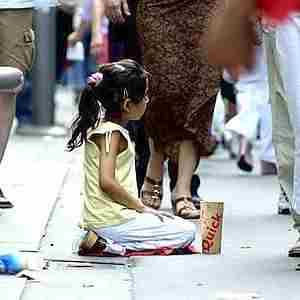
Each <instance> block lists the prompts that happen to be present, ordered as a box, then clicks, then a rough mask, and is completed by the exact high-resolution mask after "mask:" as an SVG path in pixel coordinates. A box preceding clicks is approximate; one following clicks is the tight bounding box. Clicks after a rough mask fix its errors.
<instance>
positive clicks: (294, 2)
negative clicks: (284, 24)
mask: <svg viewBox="0 0 300 300" xmlns="http://www.w3.org/2000/svg"><path fill="white" fill-rule="evenodd" d="M256 2H257V7H258V9H260V10H261V11H262V12H263V14H264V15H265V16H266V17H268V18H271V19H274V20H282V19H284V18H286V17H287V16H288V14H289V13H290V12H293V11H300V0H256Z"/></svg>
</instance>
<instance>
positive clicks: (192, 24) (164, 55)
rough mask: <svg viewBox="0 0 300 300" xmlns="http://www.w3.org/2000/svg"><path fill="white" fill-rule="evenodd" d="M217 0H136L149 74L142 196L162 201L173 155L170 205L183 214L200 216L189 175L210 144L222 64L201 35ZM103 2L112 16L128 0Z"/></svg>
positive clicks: (123, 10) (118, 18)
mask: <svg viewBox="0 0 300 300" xmlns="http://www.w3.org/2000/svg"><path fill="white" fill-rule="evenodd" d="M220 1H221V0H139V2H138V8H137V26H138V32H139V35H140V41H141V46H142V53H143V63H144V65H145V67H146V69H147V70H148V71H149V72H150V74H151V81H150V91H149V96H150V100H151V103H150V105H149V108H148V110H147V112H146V115H145V126H146V130H147V133H148V134H149V137H150V141H149V144H150V151H151V155H150V160H149V163H148V168H147V174H146V178H145V182H144V185H143V188H142V200H143V202H144V203H145V204H146V205H149V206H151V207H154V208H159V207H160V203H161V198H162V192H161V184H162V165H163V161H164V160H165V158H166V157H172V158H173V159H174V157H176V158H175V159H176V160H177V163H178V179H177V183H176V200H175V201H174V202H173V208H174V211H175V213H176V214H177V215H179V216H181V217H184V218H198V217H199V211H198V210H196V209H195V207H194V205H193V203H192V201H191V192H190V184H191V177H192V174H193V172H194V170H195V168H196V164H197V162H198V160H199V158H200V157H201V156H206V155H207V154H209V153H210V152H211V148H212V142H211V136H210V128H211V121H212V114H213V110H214V106H215V98H216V94H217V91H218V89H219V83H220V78H221V70H219V69H217V68H216V67H214V66H210V65H209V64H208V63H207V60H206V54H205V46H206V45H205V42H204V38H203V36H204V33H205V32H206V29H207V27H208V23H209V20H210V19H211V17H212V16H213V15H214V14H215V13H216V12H217V8H218V2H220ZM106 5H107V14H108V16H109V17H110V19H111V20H112V21H113V22H123V21H124V18H125V17H126V15H128V9H127V1H126V0H114V1H113V0H106ZM174 153H175V155H174Z"/></svg>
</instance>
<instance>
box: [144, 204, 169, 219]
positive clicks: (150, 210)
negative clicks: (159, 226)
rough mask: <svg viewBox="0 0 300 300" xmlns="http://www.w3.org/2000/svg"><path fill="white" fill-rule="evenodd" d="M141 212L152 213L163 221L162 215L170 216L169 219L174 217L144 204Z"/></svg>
mask: <svg viewBox="0 0 300 300" xmlns="http://www.w3.org/2000/svg"><path fill="white" fill-rule="evenodd" d="M141 212H142V213H146V214H152V215H154V216H156V217H158V218H159V220H160V221H162V222H164V217H167V218H170V219H174V216H172V215H170V214H168V213H166V212H160V211H157V210H156V209H153V208H151V207H148V206H144V208H143V209H142V211H141Z"/></svg>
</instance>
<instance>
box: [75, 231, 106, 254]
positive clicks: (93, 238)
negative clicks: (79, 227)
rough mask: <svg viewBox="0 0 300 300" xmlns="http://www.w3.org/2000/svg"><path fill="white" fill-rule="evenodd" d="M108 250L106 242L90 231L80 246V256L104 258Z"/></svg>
mask: <svg viewBox="0 0 300 300" xmlns="http://www.w3.org/2000/svg"><path fill="white" fill-rule="evenodd" d="M105 248H106V241H105V240H104V239H102V238H101V237H99V236H98V235H97V234H96V233H95V232H93V231H88V232H87V234H86V235H85V237H84V238H83V240H82V241H81V242H80V244H79V249H78V255H81V256H102V255H103V250H104V249H105Z"/></svg>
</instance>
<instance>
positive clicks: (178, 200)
mask: <svg viewBox="0 0 300 300" xmlns="http://www.w3.org/2000/svg"><path fill="white" fill-rule="evenodd" d="M182 201H183V202H185V201H189V202H193V200H192V198H191V197H180V198H177V199H175V200H174V204H175V205H177V203H179V202H182Z"/></svg>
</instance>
